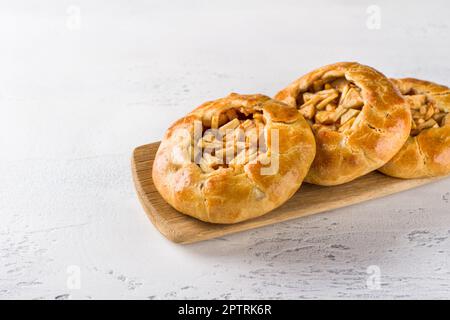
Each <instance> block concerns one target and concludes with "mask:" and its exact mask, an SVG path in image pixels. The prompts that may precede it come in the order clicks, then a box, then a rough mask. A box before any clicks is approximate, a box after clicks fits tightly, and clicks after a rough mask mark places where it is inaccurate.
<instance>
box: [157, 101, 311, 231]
mask: <svg viewBox="0 0 450 320" xmlns="http://www.w3.org/2000/svg"><path fill="white" fill-rule="evenodd" d="M314 155H315V142H314V136H313V134H312V132H311V129H310V127H309V125H308V123H307V122H306V121H305V119H304V118H303V117H302V116H301V114H300V113H299V112H298V111H297V109H296V108H294V107H290V106H287V105H286V104H284V103H282V102H280V101H275V100H272V99H270V98H269V97H267V96H264V95H259V94H257V95H239V94H235V93H233V94H230V95H229V96H228V97H225V98H222V99H218V100H215V101H210V102H206V103H204V104H202V105H201V106H200V107H198V108H197V109H195V110H194V111H192V112H191V113H189V114H188V115H187V116H185V117H184V118H182V119H180V120H178V121H177V122H175V123H174V124H173V125H172V126H171V127H170V128H169V129H168V131H167V132H166V135H165V137H164V139H163V140H162V142H161V145H160V146H159V149H158V152H157V154H156V158H155V161H154V164H153V181H154V183H155V186H156V188H157V189H158V191H159V193H160V194H161V195H162V197H163V198H164V199H165V200H166V201H167V202H168V203H169V204H170V205H172V206H173V207H174V208H175V209H177V210H178V211H180V212H182V213H185V214H187V215H190V216H193V217H195V218H198V219H200V220H203V221H207V222H213V223H235V222H239V221H243V220H246V219H250V218H254V217H257V216H261V215H263V214H265V213H267V212H269V211H270V210H272V209H274V208H276V207H278V206H280V205H281V204H283V203H284V202H285V201H286V200H288V199H289V198H290V197H291V196H292V195H293V194H294V193H295V192H296V191H297V190H298V188H299V187H300V185H301V183H302V181H303V179H304V177H305V175H306V173H307V172H308V169H309V167H310V165H311V163H312V161H313V159H314Z"/></svg>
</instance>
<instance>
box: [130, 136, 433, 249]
mask: <svg viewBox="0 0 450 320" xmlns="http://www.w3.org/2000/svg"><path fill="white" fill-rule="evenodd" d="M158 146H159V142H156V143H152V144H147V145H144V146H140V147H138V148H136V149H135V150H134V152H133V157H132V171H133V179H134V183H135V186H136V190H137V194H138V197H139V200H140V201H141V203H142V206H143V207H144V210H145V212H146V213H147V215H148V217H149V218H150V220H151V221H152V223H153V224H154V225H155V227H156V228H157V229H158V230H159V231H160V232H161V233H162V234H163V235H164V236H166V237H167V238H168V239H169V240H171V241H173V242H176V243H192V242H197V241H202V240H207V239H211V238H216V237H220V236H223V235H226V234H230V233H234V232H239V231H244V230H249V229H254V228H258V227H262V226H266V225H270V224H273V223H277V222H281V221H286V220H290V219H295V218H299V217H303V216H308V215H312V214H315V213H319V212H324V211H328V210H332V209H336V208H341V207H345V206H349V205H352V204H355V203H359V202H363V201H366V200H370V199H374V198H379V197H383V196H386V195H390V194H393V193H396V192H400V191H404V190H407V189H411V188H414V187H417V186H420V185H423V184H427V183H430V182H432V181H436V180H438V179H439V178H431V179H414V180H402V179H396V178H391V177H388V176H385V175H383V174H381V173H379V172H377V171H375V172H372V173H370V174H368V175H366V176H363V177H361V178H359V179H356V180H354V181H352V182H349V183H346V184H343V185H339V186H334V187H321V186H316V185H311V184H307V183H305V184H303V185H302V186H301V188H300V190H299V191H298V192H297V193H296V194H295V195H294V196H293V197H292V198H291V199H290V200H289V201H288V202H286V203H285V204H284V205H282V206H281V207H279V208H278V209H276V210H274V211H272V212H270V213H268V214H266V215H264V216H261V217H258V218H254V219H251V220H247V221H243V222H240V223H236V224H231V225H221V224H212V223H207V222H203V221H200V220H197V219H195V218H192V217H189V216H187V215H184V214H181V213H180V212H178V211H177V210H175V209H174V208H172V207H171V206H170V205H169V204H168V203H167V202H165V201H164V200H163V198H162V197H161V195H160V194H159V193H158V191H157V190H156V188H155V186H154V184H153V180H152V166H153V160H154V158H155V154H156V151H157V150H158Z"/></svg>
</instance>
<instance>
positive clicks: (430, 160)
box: [380, 78, 450, 178]
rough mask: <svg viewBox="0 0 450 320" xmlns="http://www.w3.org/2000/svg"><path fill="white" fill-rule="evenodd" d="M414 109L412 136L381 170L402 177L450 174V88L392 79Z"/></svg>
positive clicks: (408, 79) (413, 80)
mask: <svg viewBox="0 0 450 320" xmlns="http://www.w3.org/2000/svg"><path fill="white" fill-rule="evenodd" d="M391 81H392V82H393V83H394V85H395V86H396V87H397V88H398V89H399V90H400V92H401V93H402V94H403V95H404V96H405V97H406V99H407V100H408V102H409V105H410V107H411V113H412V122H411V133H410V136H409V138H408V140H407V141H406V143H405V145H404V146H403V148H402V149H401V150H400V151H399V152H398V153H397V154H396V155H395V156H394V157H393V158H392V159H391V160H390V161H389V162H388V163H387V164H386V165H384V166H383V167H381V168H380V171H381V172H383V173H385V174H387V175H390V176H393V177H398V178H424V177H434V176H442V175H447V174H450V113H449V112H450V89H449V88H448V87H446V86H443V85H439V84H436V83H432V82H429V81H423V80H417V79H411V78H407V79H391Z"/></svg>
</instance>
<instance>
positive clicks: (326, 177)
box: [275, 62, 411, 186]
mask: <svg viewBox="0 0 450 320" xmlns="http://www.w3.org/2000/svg"><path fill="white" fill-rule="evenodd" d="M275 99H278V100H281V101H283V102H285V103H287V104H288V105H290V106H295V107H297V108H298V109H299V110H300V112H301V113H302V115H303V116H304V117H305V118H306V119H307V121H308V122H309V123H310V125H311V127H312V129H313V132H314V135H315V139H316V145H317V153H316V158H315V159H314V162H313V164H312V166H311V169H310V171H309V173H308V175H307V177H306V178H305V181H306V182H310V183H314V184H319V185H326V186H331V185H338V184H342V183H345V182H349V181H351V180H353V179H355V178H358V177H360V176H362V175H364V174H366V173H368V172H370V171H372V170H376V169H378V168H379V167H381V166H383V165H384V164H385V163H386V162H387V161H389V159H391V158H392V157H393V156H394V155H395V154H396V153H397V152H398V151H399V150H400V148H401V147H402V145H403V144H404V143H405V141H406V139H407V137H408V135H409V131H410V128H411V114H410V111H409V109H408V107H407V105H406V103H405V100H404V98H402V96H401V95H400V93H399V92H398V90H396V89H395V88H394V86H393V85H392V83H391V82H390V81H389V80H388V79H387V78H386V77H385V76H384V75H383V74H381V73H380V72H378V71H376V70H374V69H372V68H370V67H367V66H364V65H361V64H358V63H356V62H341V63H336V64H332V65H328V66H324V67H321V68H319V69H317V70H314V71H312V72H310V73H308V74H306V75H304V76H303V77H301V78H299V79H297V80H295V81H294V82H293V83H292V84H290V85H289V86H288V87H286V88H285V89H283V90H282V91H280V92H279V93H278V94H277V95H276V96H275Z"/></svg>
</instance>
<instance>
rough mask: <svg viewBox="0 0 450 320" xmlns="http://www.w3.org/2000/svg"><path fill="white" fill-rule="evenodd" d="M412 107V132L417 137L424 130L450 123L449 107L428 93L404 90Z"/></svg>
mask: <svg viewBox="0 0 450 320" xmlns="http://www.w3.org/2000/svg"><path fill="white" fill-rule="evenodd" d="M402 94H403V95H404V96H405V97H406V99H407V100H408V102H409V106H410V108H411V116H412V118H411V133H410V135H411V136H413V137H415V136H417V135H418V134H419V133H421V132H422V131H423V130H427V129H431V128H440V127H442V126H444V125H446V124H449V123H450V114H449V111H450V110H449V108H446V107H445V106H440V105H439V104H436V103H435V102H434V101H431V100H430V99H429V98H428V96H427V95H426V94H421V93H419V92H417V91H416V90H414V88H411V89H409V90H408V91H407V92H402Z"/></svg>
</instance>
